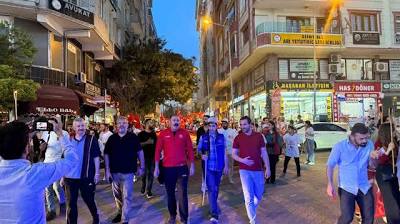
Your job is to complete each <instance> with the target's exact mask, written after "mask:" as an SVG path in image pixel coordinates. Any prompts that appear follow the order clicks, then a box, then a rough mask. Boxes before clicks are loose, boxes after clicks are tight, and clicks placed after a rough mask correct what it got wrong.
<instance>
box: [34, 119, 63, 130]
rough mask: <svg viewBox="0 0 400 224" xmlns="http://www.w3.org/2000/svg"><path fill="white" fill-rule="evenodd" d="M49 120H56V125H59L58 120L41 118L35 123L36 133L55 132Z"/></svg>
mask: <svg viewBox="0 0 400 224" xmlns="http://www.w3.org/2000/svg"><path fill="white" fill-rule="evenodd" d="M49 120H54V121H55V122H56V123H58V122H57V120H56V119H54V118H46V117H40V118H38V119H37V120H35V121H34V122H33V130H34V131H53V130H54V126H53V124H52V123H50V122H49Z"/></svg>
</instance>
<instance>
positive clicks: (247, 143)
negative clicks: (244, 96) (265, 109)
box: [232, 116, 271, 224]
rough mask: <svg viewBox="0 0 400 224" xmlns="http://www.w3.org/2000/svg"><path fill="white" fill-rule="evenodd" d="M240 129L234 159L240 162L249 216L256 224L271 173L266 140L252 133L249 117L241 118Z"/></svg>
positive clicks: (259, 134) (234, 147) (236, 139)
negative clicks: (259, 207) (266, 181)
mask: <svg viewBox="0 0 400 224" xmlns="http://www.w3.org/2000/svg"><path fill="white" fill-rule="evenodd" d="M240 128H241V129H242V132H241V133H240V134H239V135H238V136H236V138H235V140H234V141H233V147H232V158H233V159H234V160H236V161H238V162H239V174H240V180H241V182H242V189H243V196H244V201H245V204H246V211H247V216H248V217H249V220H250V223H251V224H255V223H256V211H257V206H258V205H259V203H260V202H261V199H262V196H263V193H264V184H265V179H268V178H269V176H270V175H271V171H270V168H269V159H268V153H267V150H266V148H265V142H264V138H263V136H262V135H261V133H258V132H254V131H252V129H251V120H250V118H249V117H248V116H244V117H242V118H240ZM262 162H264V167H265V173H264V169H263V163H262ZM264 178H265V179H264Z"/></svg>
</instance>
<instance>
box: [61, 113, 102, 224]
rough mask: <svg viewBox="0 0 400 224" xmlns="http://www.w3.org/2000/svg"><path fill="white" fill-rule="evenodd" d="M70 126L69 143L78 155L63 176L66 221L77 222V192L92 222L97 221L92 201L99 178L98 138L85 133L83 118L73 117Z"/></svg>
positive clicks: (97, 217)
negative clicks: (71, 129)
mask: <svg viewBox="0 0 400 224" xmlns="http://www.w3.org/2000/svg"><path fill="white" fill-rule="evenodd" d="M72 126H73V129H74V132H75V135H74V136H73V137H72V138H71V144H72V145H73V147H74V148H75V151H76V152H77V154H78V156H79V165H78V166H75V167H73V168H72V169H71V170H70V172H69V173H68V174H67V175H65V178H64V183H65V196H66V199H67V200H66V201H67V223H68V224H69V223H77V222H78V205H77V203H78V196H79V192H80V193H81V196H82V199H83V201H84V202H85V203H86V205H87V206H88V208H89V211H90V214H91V215H92V218H93V223H99V214H98V212H97V206H96V203H95V201H94V194H95V191H96V184H97V183H98V182H99V178H100V148H99V144H98V140H97V139H96V137H94V136H93V135H88V134H86V123H85V120H84V119H82V118H75V120H74V122H73V125H72Z"/></svg>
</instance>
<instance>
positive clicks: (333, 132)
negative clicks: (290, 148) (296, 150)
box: [297, 122, 349, 149]
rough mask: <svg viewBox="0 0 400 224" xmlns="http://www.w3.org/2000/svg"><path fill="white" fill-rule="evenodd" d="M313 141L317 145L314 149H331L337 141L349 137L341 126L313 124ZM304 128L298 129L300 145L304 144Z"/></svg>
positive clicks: (322, 123)
mask: <svg viewBox="0 0 400 224" xmlns="http://www.w3.org/2000/svg"><path fill="white" fill-rule="evenodd" d="M313 129H314V140H315V143H316V145H317V147H316V149H331V148H332V147H333V146H334V145H335V144H336V143H338V142H339V141H341V140H343V139H346V138H347V137H348V135H349V132H348V130H346V128H344V127H343V125H342V124H336V123H330V122H315V123H313ZM304 132H305V127H304V126H303V127H300V128H299V129H298V130H297V134H298V135H299V136H300V139H301V143H303V142H304V140H305V137H304Z"/></svg>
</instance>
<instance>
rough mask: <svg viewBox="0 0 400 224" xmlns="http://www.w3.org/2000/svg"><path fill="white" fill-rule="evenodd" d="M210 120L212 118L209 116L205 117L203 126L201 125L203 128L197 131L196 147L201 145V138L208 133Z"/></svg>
mask: <svg viewBox="0 0 400 224" xmlns="http://www.w3.org/2000/svg"><path fill="white" fill-rule="evenodd" d="M208 118H210V116H209V115H204V116H203V124H202V125H201V127H199V129H197V133H196V135H197V138H196V145H199V141H200V137H201V136H202V135H204V134H205V133H206V132H207V131H208Z"/></svg>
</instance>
